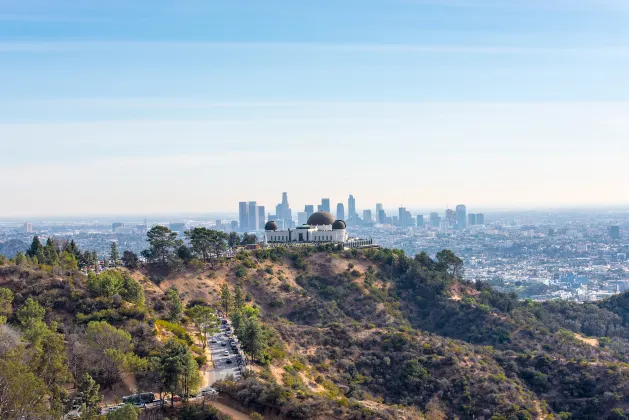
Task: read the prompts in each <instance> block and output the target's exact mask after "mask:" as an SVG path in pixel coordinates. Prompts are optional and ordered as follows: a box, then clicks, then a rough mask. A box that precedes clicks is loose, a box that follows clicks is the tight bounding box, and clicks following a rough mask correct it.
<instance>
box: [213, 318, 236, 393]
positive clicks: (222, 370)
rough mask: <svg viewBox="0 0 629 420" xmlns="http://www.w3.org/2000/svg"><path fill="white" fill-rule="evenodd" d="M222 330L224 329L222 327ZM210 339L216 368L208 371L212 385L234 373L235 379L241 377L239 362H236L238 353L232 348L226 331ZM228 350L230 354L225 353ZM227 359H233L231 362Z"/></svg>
mask: <svg viewBox="0 0 629 420" xmlns="http://www.w3.org/2000/svg"><path fill="white" fill-rule="evenodd" d="M221 331H223V330H222V329H221ZM209 341H210V342H209V343H208V345H209V346H210V351H211V352H212V360H213V361H214V369H212V370H210V371H209V372H208V374H209V383H210V385H211V384H213V383H214V382H216V381H218V380H221V379H225V378H226V377H228V376H229V375H233V376H234V378H235V379H239V378H240V377H241V373H240V369H239V368H238V363H237V362H236V354H237V353H236V351H235V350H232V348H231V346H230V345H229V338H228V337H226V336H225V334H224V332H221V333H220V334H216V335H214V336H213V337H211V338H210V339H209ZM212 341H216V343H212ZM223 342H224V343H225V344H226V345H225V346H223V345H222V344H221V343H223ZM226 350H227V351H228V352H229V355H228V356H225V354H224V353H225V351H226ZM227 360H231V363H227Z"/></svg>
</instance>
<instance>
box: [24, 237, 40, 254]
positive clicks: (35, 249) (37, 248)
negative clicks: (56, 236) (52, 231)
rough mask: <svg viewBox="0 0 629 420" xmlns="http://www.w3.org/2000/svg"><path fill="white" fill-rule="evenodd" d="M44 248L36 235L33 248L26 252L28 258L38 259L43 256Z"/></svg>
mask: <svg viewBox="0 0 629 420" xmlns="http://www.w3.org/2000/svg"><path fill="white" fill-rule="evenodd" d="M43 252H44V246H43V245H42V244H41V242H40V241H39V237H38V236H37V235H35V236H34V237H33V241H32V242H31V247H30V248H29V249H28V250H27V251H26V256H28V257H31V258H33V257H38V256H39V255H43Z"/></svg>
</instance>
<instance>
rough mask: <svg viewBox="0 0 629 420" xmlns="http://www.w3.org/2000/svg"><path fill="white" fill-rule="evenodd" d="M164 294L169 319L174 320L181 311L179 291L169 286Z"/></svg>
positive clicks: (181, 304)
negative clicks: (166, 299)
mask: <svg viewBox="0 0 629 420" xmlns="http://www.w3.org/2000/svg"><path fill="white" fill-rule="evenodd" d="M166 296H167V297H168V316H169V317H170V319H171V320H173V321H176V320H177V319H179V316H180V315H181V312H183V303H181V298H180V297H179V292H178V291H177V289H175V288H171V289H169V290H168V292H167V293H166Z"/></svg>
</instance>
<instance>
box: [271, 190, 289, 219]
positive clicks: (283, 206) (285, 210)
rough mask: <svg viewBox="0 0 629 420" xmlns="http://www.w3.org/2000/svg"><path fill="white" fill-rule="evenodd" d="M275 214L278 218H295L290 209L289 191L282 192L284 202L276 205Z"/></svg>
mask: <svg viewBox="0 0 629 420" xmlns="http://www.w3.org/2000/svg"><path fill="white" fill-rule="evenodd" d="M275 216H276V218H277V219H278V220H292V219H293V215H292V211H291V209H290V205H289V204H288V193H286V192H283V193H282V202H281V203H280V204H278V205H277V206H275ZM276 221H277V220H276Z"/></svg>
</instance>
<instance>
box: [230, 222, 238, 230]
mask: <svg viewBox="0 0 629 420" xmlns="http://www.w3.org/2000/svg"><path fill="white" fill-rule="evenodd" d="M231 226H232V232H237V231H238V221H237V220H232V223H231Z"/></svg>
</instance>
